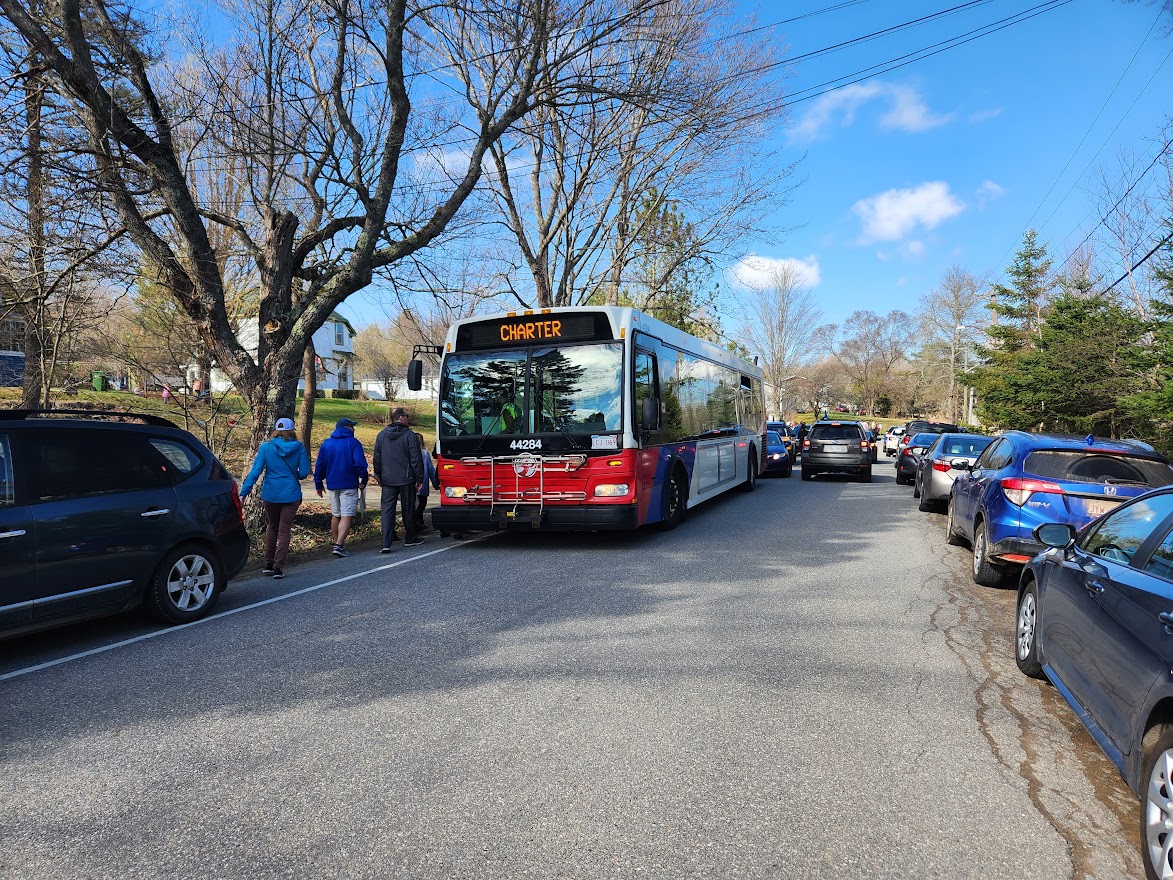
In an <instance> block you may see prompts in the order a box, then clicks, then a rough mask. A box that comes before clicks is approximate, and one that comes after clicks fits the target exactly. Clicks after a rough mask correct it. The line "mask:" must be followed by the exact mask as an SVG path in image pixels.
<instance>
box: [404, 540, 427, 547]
mask: <svg viewBox="0 0 1173 880" xmlns="http://www.w3.org/2000/svg"><path fill="white" fill-rule="evenodd" d="M422 543H423V541H421V540H420V539H419V538H416V539H415V540H414V541H404V542H403V546H404V547H418V546H419V545H420V544H422Z"/></svg>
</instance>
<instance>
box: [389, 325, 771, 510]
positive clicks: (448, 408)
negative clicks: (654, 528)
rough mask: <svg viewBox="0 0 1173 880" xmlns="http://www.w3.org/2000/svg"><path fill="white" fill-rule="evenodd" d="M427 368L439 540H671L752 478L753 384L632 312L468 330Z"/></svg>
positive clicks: (733, 360)
mask: <svg viewBox="0 0 1173 880" xmlns="http://www.w3.org/2000/svg"><path fill="white" fill-rule="evenodd" d="M439 354H440V355H441V362H440V376H439V383H438V385H439V401H438V405H437V416H436V420H437V431H436V436H437V456H438V461H437V472H438V474H439V477H440V492H439V495H440V503H439V505H435V506H433V508H432V524H433V525H434V526H435V527H436V528H437V529H439V530H441V531H443V532H451V533H459V532H463V531H466V530H476V529H499V528H503V527H510V526H520V527H527V528H542V529H555V530H576V529H590V530H608V529H635V528H638V527H640V526H644V525H649V524H653V523H654V524H659V525H660V526H661V527H662V528H673V527H675V526H676V525H677V523H679V522H680V520H681V519H682V518H683V516H684V515H685V512H686V511H687V510H688V509H689V508H691V507H694V506H696V505H697V504H700V503H701V502H703V501H706V500H707V499H710V498H712V497H714V496H715V495H718V494H720V493H722V492H724V491H726V490H728V489H731V488H733V487H735V486H739V487H741V488H743V489H745V490H752V489H753V487H754V484H755V483H756V481H757V478H758V474H759V473H761V471H762V465H763V462H764V456H765V454H766V453H765V450H766V444H765V418H764V415H765V401H764V397H763V385H762V371H761V369H760V368H759V367H757V366H755V365H754V364H751V363H748V362H747V361H745V360H742V359H741V358H739V357H736V356H734V355H733V354H731V353H730V352H728V351H726V350H725V349H723V348H721V347H720V346H719V345H714V344H712V343H710V342H706V341H705V340H702V339H698V338H696V337H695V336H691V335H689V334H687V333H684V332H682V331H680V330H678V329H676V328H675V327H672V326H670V325H668V324H664V323H662V322H661V321H658V320H656V319H654V318H652V317H649V316H648V315H645V314H643V313H642V312H639V311H636V310H635V309H630V308H617V307H609V306H607V307H598V308H589V307H574V308H556V309H542V310H540V311H525V312H509V313H507V314H501V315H495V316H492V317H485V318H469V319H467V320H463V321H459V322H458V323H456V324H454V325H453V326H452V327H451V328H450V329H449V330H448V335H447V339H446V341H445V343H444V346H443V349H442V350H441V351H439ZM421 371H422V364H421V362H420V361H418V360H413V361H412V363H411V365H410V367H409V370H408V385H409V386H410V387H412V388H415V389H418V387H419V386H420V381H421Z"/></svg>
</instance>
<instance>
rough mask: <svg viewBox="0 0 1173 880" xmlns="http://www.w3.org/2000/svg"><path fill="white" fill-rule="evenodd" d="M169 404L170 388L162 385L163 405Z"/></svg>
mask: <svg viewBox="0 0 1173 880" xmlns="http://www.w3.org/2000/svg"><path fill="white" fill-rule="evenodd" d="M170 402H171V386H170V385H168V384H166V383H164V384H163V403H170Z"/></svg>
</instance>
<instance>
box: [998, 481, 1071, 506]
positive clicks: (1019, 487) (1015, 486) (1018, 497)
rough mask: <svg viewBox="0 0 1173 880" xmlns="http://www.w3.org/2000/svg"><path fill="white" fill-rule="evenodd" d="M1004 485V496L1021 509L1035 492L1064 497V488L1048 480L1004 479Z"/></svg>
mask: <svg viewBox="0 0 1173 880" xmlns="http://www.w3.org/2000/svg"><path fill="white" fill-rule="evenodd" d="M1001 483H1002V494H1003V495H1005V496H1006V500H1007V501H1009V502H1010V503H1011V504H1016V505H1018V506H1019V507H1022V505H1024V504H1026V502H1027V499H1029V498H1030V496H1031V495H1033V494H1034V493H1035V492H1040V493H1043V494H1046V495H1062V494H1064V493H1063V487H1062V486H1060V485H1058V484H1057V483H1048V482H1047V481H1046V480H1029V479H1024V478H1023V477H1004V478H1003V479H1002V481H1001Z"/></svg>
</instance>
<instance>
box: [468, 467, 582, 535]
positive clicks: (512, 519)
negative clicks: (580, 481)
mask: <svg viewBox="0 0 1173 880" xmlns="http://www.w3.org/2000/svg"><path fill="white" fill-rule="evenodd" d="M460 463H461V464H465V465H478V464H479V465H484V464H487V465H488V466H489V485H488V486H487V487H486V486H480V485H474V486H472V488H471V489H470V490H469V492H468V493H467V494H466V495H465V496H464V502H465V503H466V504H472V503H475V502H484V501H488V502H489V505H490V507H489V518H490V519H493V520H497V521H498V522H502V523H529V524H530V525H531V526H532V527H534V528H537V527H538V526H540V525H541V523H542V511H543V510H544V509H545V504H546V502H547V501H586V497H587V493H586V492H582V491H574V492H566V491H551V492H547V491H546V472H547V471H550V472H552V473H556V472H562V473H570V472H571V471H576V470H578V469H579V468H580V467H582V466H583V465H584V464H586V456H585V455H547V456H543V455H533V454H531V453H523V454H521V455H516V456H514V455H499V456H484V457H481V458H476V457H466V458H462V459H460ZM498 465H502V466H504V465H509V467H510V468H511V469H512V470H513V489H512V491H505V490H504V488H503V486H502V484H501V483H498V482H497V466H498ZM535 475H536V476H537V478H538V485H537V486H530V487H528V488H523V487H522V485H521V481H522V479H523V478H525V479H529V478H531V477H533V476H535ZM486 489H487V490H488V491H487V492H486V491H485V490H486ZM535 493H536V494H535Z"/></svg>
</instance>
